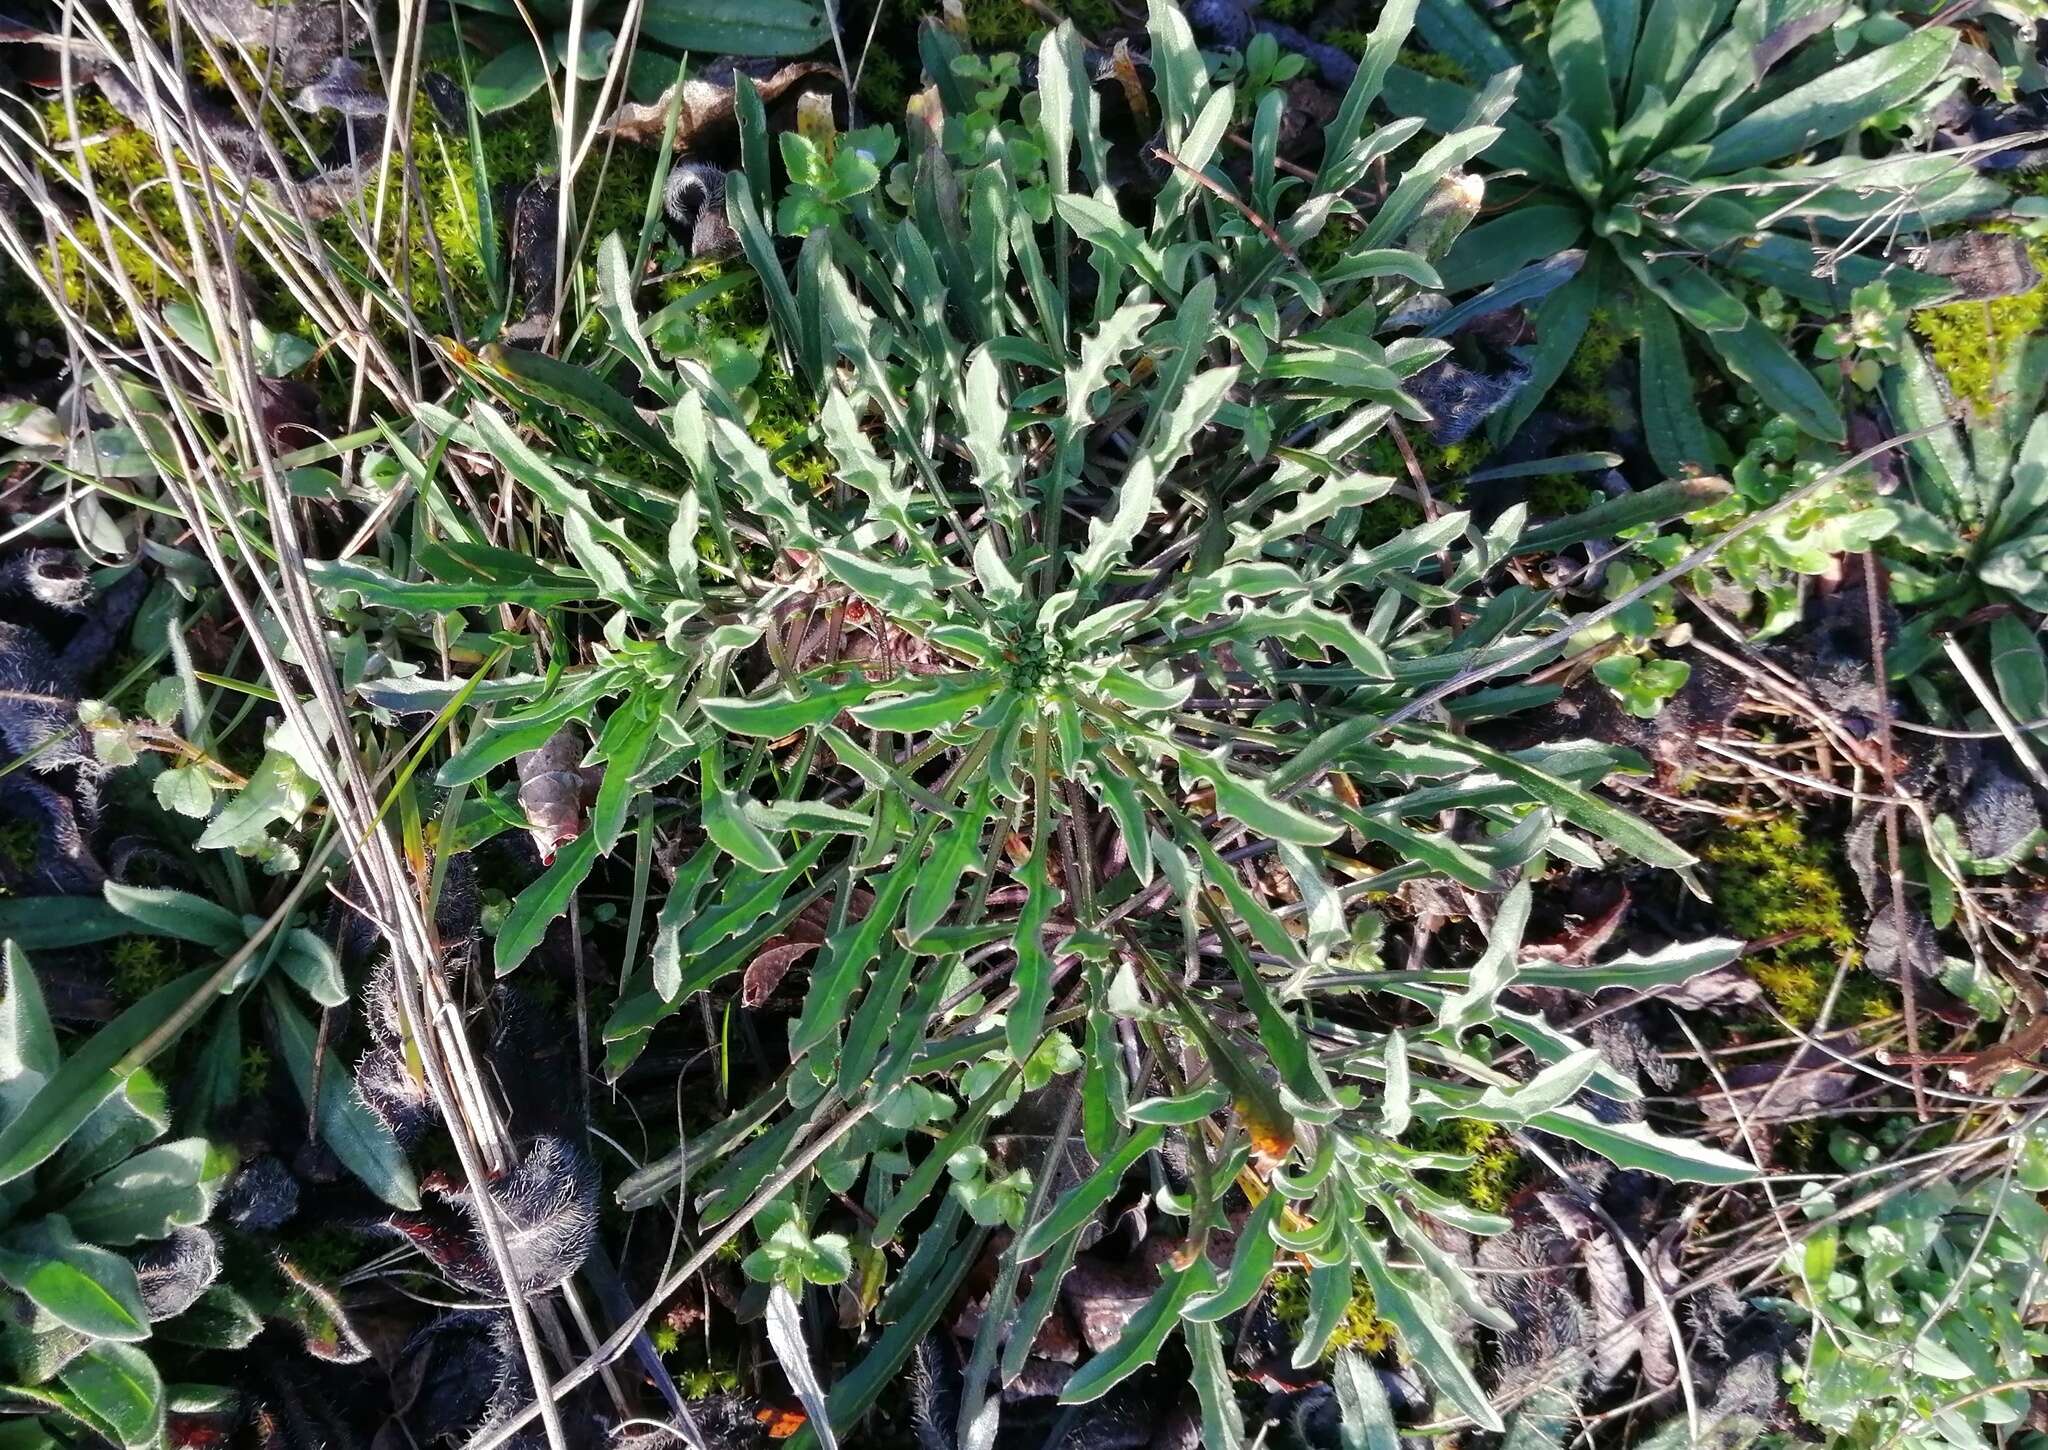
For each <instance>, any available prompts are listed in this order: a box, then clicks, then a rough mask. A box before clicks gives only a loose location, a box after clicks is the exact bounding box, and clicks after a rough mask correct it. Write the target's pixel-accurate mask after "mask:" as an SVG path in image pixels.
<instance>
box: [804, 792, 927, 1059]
mask: <svg viewBox="0 0 2048 1450" xmlns="http://www.w3.org/2000/svg"><path fill="white" fill-rule="evenodd" d="M937 823H938V822H937V818H936V817H927V818H926V820H925V823H924V825H923V827H922V828H921V829H920V830H919V832H918V835H917V837H916V840H915V843H914V844H913V845H912V846H911V847H910V848H908V849H906V850H905V851H904V852H903V854H902V855H901V856H900V857H898V858H897V861H896V864H895V865H894V866H892V867H890V868H889V874H888V875H887V876H885V877H883V878H882V884H881V886H880V887H879V888H877V889H876V891H875V899H874V901H873V903H872V904H871V905H870V906H869V907H868V913H867V915H866V916H864V917H862V918H861V919H860V924H859V925H857V926H855V927H853V928H852V929H851V930H845V929H842V930H840V931H839V932H837V933H835V934H834V935H833V938H832V940H830V941H828V942H827V943H826V944H825V951H824V955H823V956H822V957H821V958H820V959H819V961H818V965H817V967H816V968H815V969H814V970H813V971H812V973H811V985H810V990H809V991H807V992H806V993H805V994H804V1006H803V1012H802V1014H801V1015H799V1016H798V1018H797V1020H796V1025H795V1026H794V1027H792V1028H790V1031H789V1050H790V1053H791V1055H792V1056H797V1057H800V1056H802V1055H803V1054H804V1053H806V1052H809V1051H810V1050H811V1049H812V1048H814V1047H816V1046H818V1044H820V1043H821V1042H824V1041H825V1040H826V1039H827V1038H829V1037H830V1036H832V1034H833V1033H835V1032H837V1031H838V1030H839V1026H840V1024H841V1023H842V1022H844V1021H845V1020H846V1019H847V1017H848V1015H850V1011H851V1009H852V1006H853V999H854V996H855V994H856V993H857V992H858V991H859V988H860V981H861V974H862V973H863V972H865V971H866V970H867V969H868V965H869V963H871V962H873V961H874V959H875V953H876V952H877V951H879V950H880V949H881V945H882V942H883V941H884V940H885V939H886V938H887V936H888V935H889V929H890V928H891V927H893V926H894V925H895V924H896V914H897V913H898V912H899V911H901V910H902V908H903V898H904V897H906V896H908V895H909V894H910V888H911V887H912V886H913V885H914V884H916V881H917V873H918V871H919V870H920V869H921V868H922V866H923V864H924V863H923V861H922V859H921V857H922V856H923V854H924V843H925V841H926V840H927V839H928V838H929V837H930V835H931V832H932V829H933V827H934V826H936V825H937ZM840 890H842V891H851V890H853V884H852V882H851V881H849V882H848V883H847V884H846V885H844V886H842V887H841V888H840Z"/></svg>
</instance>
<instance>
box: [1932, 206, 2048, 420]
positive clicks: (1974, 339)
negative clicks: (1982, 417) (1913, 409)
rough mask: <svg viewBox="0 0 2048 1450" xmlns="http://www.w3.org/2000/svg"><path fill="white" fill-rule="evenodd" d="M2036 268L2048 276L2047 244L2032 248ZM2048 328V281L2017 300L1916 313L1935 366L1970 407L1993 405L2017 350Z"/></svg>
mask: <svg viewBox="0 0 2048 1450" xmlns="http://www.w3.org/2000/svg"><path fill="white" fill-rule="evenodd" d="M2027 250H2028V252H2029V254H2030V255H2031V256H2032V257H2033V259H2034V265H2035V266H2036V267H2039V268H2041V269H2042V270H2043V271H2044V272H2048V241H2036V242H2034V243H2033V244H2032V245H2031V246H2029V247H2028V249H2027ZM2044 326H2048V281H2044V282H2043V283H2042V284H2041V285H2040V286H2038V287H2036V288H2034V289H2033V290H2032V291H2031V292H2022V293H2021V294H2020V295H2019V296H2017V297H1999V298H1996V299H1994V300H1992V301H1989V302H1951V303H1948V304H1946V305H1945V306H1941V307H1924V308H1922V309H1921V310H1920V311H1918V312H1916V313H1914V314H1913V330H1914V331H1915V332H1917V333H1919V334H1920V336H1921V337H1923V338H1925V339H1926V341H1927V350H1928V353H1929V354H1930V355H1931V356H1932V358H1933V360H1934V365H1935V366H1936V367H1937V368H1939V369H1941V373H1942V376H1943V377H1945V378H1947V379H1948V385H1949V388H1950V390H1951V391H1952V392H1954V393H1955V395H1956V396H1957V397H1958V398H1960V399H1962V400H1963V402H1965V403H1967V404H1968V405H1969V406H1970V407H1972V408H1975V409H1978V410H1984V409H1988V408H1990V407H1991V406H1992V402H1993V399H1994V397H1995V396H1996V394H1997V391H1998V373H1999V370H2000V369H2001V368H2002V367H2004V366H2005V363H2006V360H2007V359H2009V358H2010V357H2011V356H2012V351H2013V349H2014V348H2015V347H2016V346H2018V345H2019V344H2020V343H2021V342H2023V341H2024V340H2025V339H2027V338H2028V337H2031V336H2033V335H2034V334H2035V333H2038V332H2040V331H2041V330H2042V329H2043V327H2044Z"/></svg>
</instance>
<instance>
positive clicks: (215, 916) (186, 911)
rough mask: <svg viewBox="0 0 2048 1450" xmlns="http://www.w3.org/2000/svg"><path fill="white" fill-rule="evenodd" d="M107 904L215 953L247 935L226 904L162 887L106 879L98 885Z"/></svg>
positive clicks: (153, 928)
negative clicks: (102, 883) (211, 949)
mask: <svg viewBox="0 0 2048 1450" xmlns="http://www.w3.org/2000/svg"><path fill="white" fill-rule="evenodd" d="M101 890H102V891H103V892H104V893H105V895H106V898H107V904H108V905H109V906H111V907H113V908H114V910H116V911H118V912H120V913H121V914H122V915H123V916H127V917H132V918H133V919H134V920H135V921H136V922H137V923H139V924H140V925H141V926H142V928H143V929H145V930H147V931H150V932H154V933H156V934H158V935H160V936H170V937H176V938H178V939H179V940H180V941H189V942H196V943H198V944H199V945H200V946H206V947H212V948H213V949H214V950H215V951H218V952H231V951H234V950H235V949H236V948H237V947H239V946H241V944H242V943H243V942H244V941H245V940H246V939H247V938H248V935H249V933H248V931H247V929H245V928H244V927H243V925H242V918H241V917H239V916H237V915H235V913H234V912H232V911H229V910H228V909H227V908H226V907H225V906H221V905H218V904H216V903H214V902H211V901H208V900H207V899H206V898H205V897H203V896H194V895H193V894H192V893H191V892H189V891H173V890H171V889H169V888H168V887H161V886H124V885H122V884H121V883H120V882H118V881H109V882H107V883H106V885H105V886H103V887H102V888H101Z"/></svg>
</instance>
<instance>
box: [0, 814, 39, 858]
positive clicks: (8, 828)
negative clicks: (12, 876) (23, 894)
mask: <svg viewBox="0 0 2048 1450" xmlns="http://www.w3.org/2000/svg"><path fill="white" fill-rule="evenodd" d="M41 840H42V833H41V832H39V831H38V830H37V829H36V825H35V822H34V821H26V820H22V821H0V861H5V862H6V863H7V864H8V865H9V866H12V867H13V868H14V869H15V870H17V871H26V870H28V869H29V868H30V867H31V866H33V865H35V864H36V845H37V843H38V842H40V841H41Z"/></svg>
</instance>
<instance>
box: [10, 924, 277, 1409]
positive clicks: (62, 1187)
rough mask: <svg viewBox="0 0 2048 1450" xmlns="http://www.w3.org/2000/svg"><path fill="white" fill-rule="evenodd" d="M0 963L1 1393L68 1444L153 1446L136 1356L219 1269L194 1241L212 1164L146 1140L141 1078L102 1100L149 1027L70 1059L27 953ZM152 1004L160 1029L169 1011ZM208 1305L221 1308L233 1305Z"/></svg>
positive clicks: (198, 1141) (156, 1104)
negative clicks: (84, 1440)
mask: <svg viewBox="0 0 2048 1450" xmlns="http://www.w3.org/2000/svg"><path fill="white" fill-rule="evenodd" d="M4 961H5V967H4V972H0V976H4V986H5V991H6V997H5V999H4V1001H0V1209H4V1214H0V1285H4V1286H5V1288H4V1294H0V1297H4V1298H5V1300H6V1302H7V1313H6V1319H5V1327H4V1329H0V1358H4V1360H5V1364H6V1374H7V1377H8V1379H7V1383H6V1385H5V1392H6V1393H7V1394H8V1395H9V1396H10V1397H12V1398H13V1399H14V1400H16V1401H17V1402H18V1403H21V1404H25V1405H27V1406H28V1407H29V1408H30V1410H31V1412H32V1413H33V1412H38V1411H39V1412H41V1414H42V1415H44V1416H47V1417H48V1418H49V1419H50V1421H51V1422H52V1424H53V1427H56V1426H61V1427H62V1428H63V1430H64V1431H65V1432H66V1433H71V1434H75V1433H78V1432H79V1431H81V1430H82V1431H83V1432H85V1433H86V1434H88V1435H91V1436H94V1437H97V1438H98V1439H100V1440H103V1441H106V1442H110V1443H112V1444H115V1445H122V1446H145V1445H155V1444H158V1443H160V1442H161V1439H162V1436H163V1430H164V1409H165V1391H164V1381H163V1377H162V1375H161V1374H159V1373H158V1371H157V1368H156V1366H155V1364H154V1363H152V1361H151V1360H150V1357H149V1352H148V1348H147V1343H148V1341H149V1340H150V1338H151V1337H152V1333H153V1329H152V1326H153V1324H154V1323H155V1322H156V1321H160V1320H166V1319H172V1318H174V1317H176V1316H179V1315H183V1314H184V1313H185V1312H186V1311H187V1310H189V1309H191V1308H192V1307H193V1306H194V1305H195V1304H196V1303H198V1301H199V1300H200V1299H201V1297H202V1295H204V1294H205V1293H207V1292H208V1290H209V1285H210V1283H211V1281H212V1279H213V1277H214V1274H215V1272H216V1271H217V1269H218V1267H219V1264H218V1259H217V1257H216V1255H215V1251H214V1248H213V1243H212V1240H211V1239H210V1238H207V1237H206V1235H205V1234H204V1233H203V1232H200V1231H198V1230H197V1225H199V1224H201V1223H203V1222H205V1220H206V1217H207V1214H208V1213H209V1212H210V1211H211V1210H212V1207H213V1200H214V1195H215V1192H216V1190H217V1188H218V1185H219V1176H220V1169H219V1165H218V1164H217V1163H216V1161H215V1160H214V1158H213V1155H212V1154H211V1153H210V1152H209V1150H208V1147H207V1144H206V1141H205V1140H204V1139H203V1138H179V1139H174V1140H171V1141H168V1142H159V1141H157V1140H159V1139H161V1138H162V1137H163V1136H164V1134H165V1133H166V1132H167V1131H168V1130H169V1127H170V1114H169V1112H168V1109H167V1106H166V1103H165V1097H164V1090H163V1087H162V1086H161V1085H160V1084H159V1083H158V1082H157V1081H156V1079H155V1078H153V1077H152V1076H151V1075H150V1074H149V1073H148V1072H147V1071H146V1070H143V1069H139V1068H138V1069H134V1070H131V1071H128V1072H126V1073H125V1074H122V1075H120V1076H118V1078H115V1083H116V1085H115V1086H114V1087H113V1088H112V1090H111V1091H109V1090H106V1089H105V1088H103V1087H102V1086H101V1085H102V1084H103V1083H105V1082H106V1081H107V1080H108V1079H109V1078H110V1077H114V1075H115V1073H116V1072H117V1069H118V1065H119V1062H120V1059H121V1057H122V1054H123V1053H124V1052H125V1051H127V1049H129V1048H130V1047H132V1046H133V1045H134V1043H135V1041H136V1040H138V1039H139V1038H140V1037H141V1036H142V1035H143V1034H144V1032H145V1031H146V1030H147V1024H145V1023H144V1022H142V1021H141V1019H132V1020H131V1019H130V1018H126V1017H124V1018H122V1019H120V1020H118V1021H117V1022H116V1023H114V1024H113V1025H112V1026H110V1027H109V1028H108V1029H106V1030H105V1031H103V1032H101V1033H100V1034H98V1035H97V1036H95V1037H93V1038H91V1039H89V1040H88V1041H86V1042H85V1043H84V1044H83V1045H82V1046H81V1047H80V1048H79V1049H78V1050H77V1051H76V1052H74V1053H72V1054H71V1056H70V1057H68V1058H67V1057H65V1056H64V1054H63V1052H62V1050H61V1049H60V1048H59V1046H58V1042H57V1035H56V1031H55V1029H54V1028H53V1027H52V1025H51V1022H50V1016H49V1012H48V1010H47V1008H46V1007H45V1006H44V1002H43V993H42V988H41V987H40V986H39V985H38V983H37V981H36V975H35V972H34V970H33V969H32V968H31V967H30V966H29V962H28V957H27V954H26V953H24V952H22V951H21V950H20V949H19V948H17V947H16V946H15V945H14V943H13V942H11V941H10V942H8V943H7V945H6V947H5V953H4ZM149 1005H151V1006H152V1007H153V1009H154V1010H155V1011H156V1014H157V1018H158V1019H160V1017H161V1014H162V1009H163V1007H164V1005H165V1004H164V1003H162V1002H157V1003H154V1004H149ZM123 1022H125V1023H126V1024H127V1030H126V1031H125V1032H124V1031H123V1030H122V1023H123ZM218 1293H219V1294H221V1295H224V1296H226V1298H225V1299H224V1300H223V1305H226V1304H227V1303H229V1302H230V1301H231V1302H232V1303H233V1304H235V1305H239V1301H238V1300H233V1296H232V1295H231V1294H228V1291H225V1290H221V1291H218ZM204 1317H205V1314H204V1311H202V1313H201V1314H198V1315H195V1316H194V1319H195V1321H196V1320H198V1319H200V1318H204ZM225 1318H226V1319H227V1320H234V1321H236V1322H241V1321H243V1320H247V1321H249V1322H248V1325H247V1334H246V1335H244V1336H243V1337H242V1339H241V1342H243V1343H246V1342H247V1338H248V1337H250V1336H253V1334H254V1332H255V1329H256V1328H257V1327H258V1326H257V1325H255V1324H254V1322H253V1315H247V1314H237V1313H235V1312H233V1311H232V1309H231V1310H230V1311H229V1312H228V1313H227V1314H226V1316H225ZM173 1337H178V1336H176V1335H174V1336H173Z"/></svg>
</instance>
